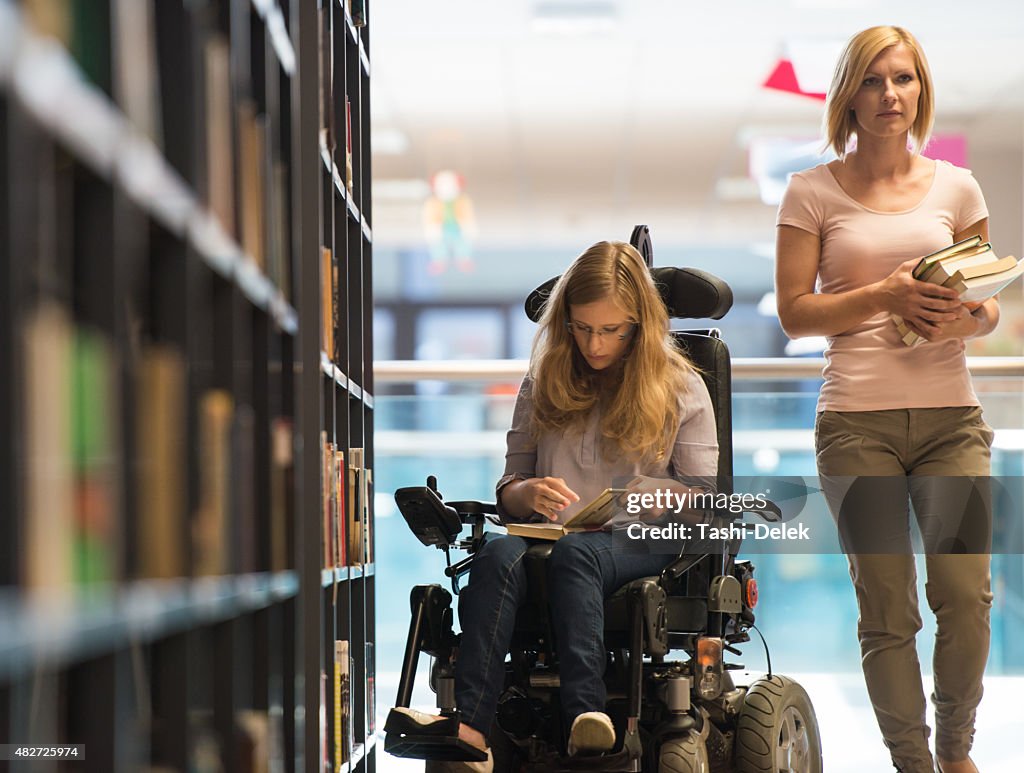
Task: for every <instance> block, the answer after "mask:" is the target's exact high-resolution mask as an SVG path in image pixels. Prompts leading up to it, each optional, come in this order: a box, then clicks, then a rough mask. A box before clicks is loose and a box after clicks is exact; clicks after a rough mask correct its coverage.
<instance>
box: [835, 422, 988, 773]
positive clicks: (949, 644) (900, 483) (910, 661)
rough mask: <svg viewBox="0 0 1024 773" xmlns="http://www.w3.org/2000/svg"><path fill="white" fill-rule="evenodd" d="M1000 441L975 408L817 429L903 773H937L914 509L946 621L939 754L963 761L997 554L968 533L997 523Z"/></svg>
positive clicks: (938, 609) (939, 651)
mask: <svg viewBox="0 0 1024 773" xmlns="http://www.w3.org/2000/svg"><path fill="white" fill-rule="evenodd" d="M992 434H993V433H992V430H991V428H989V427H988V425H987V424H985V422H984V420H983V419H982V416H981V409H980V408H977V407H956V408H911V409H899V410H885V411H852V412H834V411H824V412H822V413H820V414H818V418H817V421H816V422H815V451H816V456H817V464H818V473H819V475H820V476H821V481H822V488H823V489H824V491H825V495H826V498H827V500H828V503H829V508H830V510H831V511H832V515H833V517H834V518H835V519H836V521H837V523H838V524H839V529H840V535H841V538H842V541H843V545H844V549H845V550H846V551H847V559H848V561H849V565H850V577H851V579H852V580H853V585H854V589H855V591H856V595H857V604H858V606H859V609H860V617H859V619H858V622H857V633H858V637H859V639H860V647H861V665H862V668H863V670H864V679H865V682H866V683H867V688H868V694H869V696H870V698H871V703H872V707H873V708H874V711H875V717H876V718H877V720H878V726H879V729H880V730H881V732H882V738H883V740H884V741H885V744H886V746H887V747H888V748H889V750H890V754H891V755H892V759H893V764H894V765H895V766H896V767H897V768H898V769H899V770H901V771H904V773H932V771H933V770H934V767H933V762H932V757H931V752H930V751H929V748H928V737H929V732H930V731H929V728H928V724H927V719H926V716H925V714H926V703H925V697H924V688H923V686H922V682H921V668H920V663H919V662H918V657H917V650H916V647H915V637H916V635H917V632H918V631H920V630H921V615H920V611H919V608H918V598H917V584H916V583H917V572H916V565H915V561H914V554H913V550H912V548H911V536H910V534H911V532H910V520H909V509H908V502H909V501H913V503H914V512H915V516H916V518H917V522H918V525H919V527H920V531H921V533H922V536H923V537H924V542H925V544H926V546H927V548H928V549H926V554H925V567H926V571H927V583H926V586H925V587H926V595H927V600H928V606H929V607H930V608H931V610H932V612H933V613H934V614H935V619H936V624H937V631H936V638H935V656H934V661H933V672H934V680H935V690H934V693H933V695H932V701H933V703H934V705H935V723H936V738H935V749H936V754H937V755H938V756H939V757H941V758H943V759H946V760H961V759H963V758H965V757H966V756H967V753H968V752H969V751H970V748H971V744H972V741H973V736H974V719H975V714H976V711H977V707H978V703H979V702H980V701H981V695H982V675H983V673H984V670H985V663H986V661H987V659H988V650H989V610H990V609H991V606H992V592H991V587H990V586H991V578H990V574H989V559H990V557H989V555H988V554H987V553H986V552H984V550H983V549H977V547H976V546H978V545H983V546H984V545H987V541H986V539H985V535H984V534H982V536H981V538H980V539H979V537H978V534H977V533H976V531H975V530H972V529H966V530H965V529H964V528H963V527H962V524H969V525H970V524H975V523H977V522H978V521H981V522H983V523H985V522H987V521H986V519H987V518H988V516H990V512H987V511H986V510H987V508H988V505H989V499H988V496H987V476H988V475H989V474H990V469H991V465H990V459H991V453H990V449H991V444H992ZM976 478H977V479H976ZM865 524H867V525H866V526H865ZM986 528H987V527H985V528H982V529H981V531H982V532H986ZM936 546H940V548H941V549H943V551H942V552H935V551H934V548H935V547H936ZM972 546H974V547H972ZM865 548H867V550H865Z"/></svg>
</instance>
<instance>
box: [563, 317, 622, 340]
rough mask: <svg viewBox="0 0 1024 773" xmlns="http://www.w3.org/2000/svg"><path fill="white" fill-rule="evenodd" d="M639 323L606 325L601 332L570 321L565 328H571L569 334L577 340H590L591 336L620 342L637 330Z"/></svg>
mask: <svg viewBox="0 0 1024 773" xmlns="http://www.w3.org/2000/svg"><path fill="white" fill-rule="evenodd" d="M638 324H639V323H637V322H620V323H619V324H618V325H605V326H604V327H603V328H601V329H600V330H594V329H593V328H592V327H590V326H589V325H583V324H580V323H579V322H573V321H572V320H569V321H568V322H566V323H565V326H566V327H567V328H569V332H570V333H572V334H573V335H574V336H576V337H577V338H586V339H588V340H589V339H590V337H591V336H597V337H598V338H601V339H603V338H607V337H611V338H614V339H615V340H618V341H625V340H626V339H627V338H629V337H630V336H631V335H633V332H634V331H635V330H636V328H637V325H638Z"/></svg>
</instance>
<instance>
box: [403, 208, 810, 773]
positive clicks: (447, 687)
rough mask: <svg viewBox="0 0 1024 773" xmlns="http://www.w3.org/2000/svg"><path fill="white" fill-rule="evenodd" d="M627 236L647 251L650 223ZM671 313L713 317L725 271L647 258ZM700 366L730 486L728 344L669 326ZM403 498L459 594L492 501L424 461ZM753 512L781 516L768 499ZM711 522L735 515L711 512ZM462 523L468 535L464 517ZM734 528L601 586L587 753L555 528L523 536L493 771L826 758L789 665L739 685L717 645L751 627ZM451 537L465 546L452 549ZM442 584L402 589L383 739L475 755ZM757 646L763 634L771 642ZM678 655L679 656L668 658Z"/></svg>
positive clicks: (769, 765) (668, 772)
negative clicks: (570, 674) (558, 578)
mask: <svg viewBox="0 0 1024 773" xmlns="http://www.w3.org/2000/svg"><path fill="white" fill-rule="evenodd" d="M631 243H632V244H633V246H634V247H636V248H637V249H638V251H639V252H640V254H641V255H642V256H643V257H644V259H645V261H646V263H647V265H648V267H649V268H650V267H651V266H652V259H651V254H652V249H651V242H650V236H649V231H648V229H647V227H646V226H637V227H636V229H634V232H633V236H632V238H631ZM650 270H651V271H652V275H653V277H654V279H655V282H656V284H657V285H658V287H659V290H660V291H661V294H662V298H663V300H664V301H665V304H666V306H667V307H668V310H669V315H670V316H671V317H675V318H688V319H721V318H722V317H723V316H724V315H725V314H726V312H728V310H729V309H730V307H731V306H732V292H731V290H730V288H729V286H728V285H727V284H726V283H725V282H723V281H722V280H720V279H718V278H717V277H714V276H712V275H710V274H708V273H706V272H703V271H699V270H696V269H676V268H660V267H659V268H650ZM556 279H557V278H555V279H551V280H549V281H548V282H546V283H545V284H544V285H541V287H539V288H537V289H536V290H535V291H534V292H533V293H532V294H531V295H530V297H529V298H528V299H527V301H526V313H527V315H528V316H529V317H530V319H531V320H533V321H537V319H538V318H539V316H540V312H541V310H542V308H543V304H544V301H545V299H546V297H547V294H548V292H549V291H550V289H551V287H552V286H553V285H554V282H555V281H556ZM673 335H674V336H675V338H676V340H677V341H678V343H679V345H680V346H681V347H682V348H683V350H684V351H685V352H686V354H687V356H688V357H689V358H690V360H691V361H692V362H693V363H694V364H695V365H696V366H697V367H698V369H700V371H701V373H702V376H703V378H704V380H705V383H706V384H707V387H708V391H709V392H710V395H711V400H712V404H713V406H714V410H715V415H716V424H717V432H718V443H719V481H718V488H719V491H720V492H722V491H724V492H731V486H732V479H731V475H732V437H731V433H732V420H731V367H730V361H729V353H728V349H727V347H726V345H725V343H724V342H723V341H722V340H721V339H720V337H719V334H718V331H717V330H714V329H705V330H696V331H685V332H684V331H674V332H673ZM395 499H396V502H397V504H398V507H399V510H400V511H401V513H402V515H403V516H404V518H405V519H406V521H407V523H408V525H409V527H410V528H411V529H412V531H413V533H414V534H415V535H416V536H417V538H418V539H419V540H420V541H421V542H422V543H423V544H424V545H433V546H436V547H437V548H439V549H441V550H443V551H444V553H445V557H446V562H447V568H446V569H445V574H446V575H447V576H448V577H449V578H451V583H452V589H453V591H454V592H455V593H458V583H459V578H460V577H461V576H462V575H464V574H465V573H467V572H468V571H469V568H470V565H471V563H472V561H473V555H474V553H475V551H476V550H477V549H479V548H480V547H481V546H482V544H483V540H484V531H485V524H487V523H495V524H499V521H498V519H497V509H496V506H495V505H494V504H490V503H481V502H468V501H445V500H444V499H443V498H442V496H441V495H440V493H439V492H438V490H437V482H436V479H435V478H434V477H433V476H431V478H429V479H428V481H427V486H425V487H412V488H403V489H399V490H398V491H397V492H396V494H395ZM747 512H756V515H757V516H760V517H762V518H764V519H766V520H771V521H777V520H780V519H781V513H780V511H779V509H778V507H777V506H775V505H774V504H772V503H771V502H768V506H767V508H763V509H761V510H760V511H747ZM713 515H714V518H715V521H714V522H715V523H716V524H727V523H729V522H731V521H734V520H736V519H737V515H736V514H734V513H728V512H716V513H714V514H713ZM466 526H469V527H470V533H469V535H468V536H465V537H463V535H462V531H463V529H464V528H465V527H466ZM739 543H740V540H739V539H735V540H732V541H730V542H726V543H724V544H719V546H718V547H717V548H716V549H711V548H709V547H708V546H707V545H698V546H696V547H697V549H696V550H694V546H693V545H688V546H687V547H686V548H684V549H683V550H682V551H681V553H680V555H679V556H678V557H677V558H675V559H674V560H672V561H671V563H669V565H668V566H667V567H666V568H665V569H664V570H663V571H662V573H661V575H660V576H657V577H647V578H642V579H638V580H634V581H633V582H630V583H628V584H627V585H626V586H624V587H623V588H621V589H619V590H618V591H617V592H616V593H615V594H613V595H612V596H611V597H610V598H608V599H607V600H606V601H605V631H604V638H605V647H606V650H607V653H608V658H607V670H606V672H605V682H606V684H607V687H608V705H607V707H606V712H607V713H608V715H609V716H610V717H611V718H612V720H613V722H614V724H615V726H616V733H617V738H618V741H617V745H616V747H615V749H613V750H612V751H611V752H609V753H607V754H604V755H600V756H590V757H568V756H565V755H564V754H563V750H564V748H565V746H564V742H565V739H566V736H567V733H568V728H566V727H564V726H563V722H562V720H561V716H560V711H559V710H558V684H559V681H558V651H557V642H555V641H554V638H553V636H552V633H551V626H550V621H549V616H548V608H547V604H546V592H545V581H546V577H545V574H546V573H545V563H544V562H545V559H546V557H547V555H548V554H549V553H550V552H551V547H552V545H553V543H551V542H547V541H538V542H537V543H536V544H531V546H530V548H529V550H528V552H527V554H526V556H525V559H524V560H525V562H526V572H527V576H528V578H529V599H528V601H527V603H526V604H525V605H524V606H523V607H522V608H521V609H520V610H519V613H518V615H517V620H516V629H515V633H514V635H513V640H512V645H511V651H510V656H509V659H508V662H507V663H506V664H505V670H506V675H505V690H504V693H503V695H502V697H501V699H500V701H499V704H498V711H497V716H496V718H495V723H494V726H493V729H492V732H491V734H490V737H489V741H490V744H491V749H492V753H493V758H494V769H495V771H520V770H527V771H566V770H594V771H646V772H648V773H727V772H730V771H736V772H737V773H754V772H755V771H757V772H758V773H784V772H792V773H820V771H821V770H822V762H821V741H820V737H819V734H818V727H817V721H816V719H815V715H814V709H813V707H812V705H811V702H810V699H809V698H808V696H807V694H806V692H805V691H804V690H803V688H802V687H800V685H799V684H797V683H796V682H794V681H793V680H791V679H789V678H787V677H784V676H780V675H775V674H771V668H770V659H769V661H768V663H769V673H768V675H767V676H765V677H764V678H760V679H757V680H755V681H754V682H753V683H752V684H750V685H748V686H737V685H735V684H734V683H733V680H732V678H731V672H732V671H735V670H741V669H743V666H741V665H738V664H733V663H726V662H725V659H724V656H725V654H726V653H730V654H733V655H738V654H740V651H739V650H738V649H737V645H740V644H743V643H745V642H748V641H750V637H749V635H748V632H749V630H750V628H751V627H752V626H753V625H754V611H753V610H754V606H755V605H756V603H757V583H756V581H755V579H754V567H753V565H752V564H751V563H750V562H749V561H738V560H736V554H737V552H738V549H739ZM452 548H456V549H464V550H466V551H468V555H467V557H465V558H463V559H462V560H460V561H458V562H457V563H455V564H452V562H451V558H450V550H451V549H452ZM451 602H452V594H451V593H449V592H448V591H447V590H446V589H444V588H442V587H441V585H436V584H435V585H421V586H417V587H415V588H414V589H413V590H412V593H411V598H410V603H411V608H412V620H411V622H410V626H409V634H408V639H407V643H406V649H405V656H404V662H403V666H402V672H401V677H400V682H399V688H398V696H397V700H396V702H395V708H394V709H392V711H391V713H390V714H389V716H388V720H387V723H386V724H385V732H386V739H385V746H384V748H385V750H386V751H387V752H389V753H390V754H393V755H395V756H399V757H411V758H416V759H425V760H467V761H480V760H483V759H484V757H483V755H482V753H481V752H480V751H479V750H478V749H476V748H475V747H473V746H471V745H469V744H466V743H464V742H462V741H461V740H460V739H459V738H458V737H457V730H458V723H459V715H458V711H457V709H456V707H455V699H454V671H455V669H454V661H455V658H456V657H457V653H458V646H459V638H460V635H459V634H455V633H454V631H453V627H452V623H453V610H452V606H451ZM765 646H766V649H767V645H765ZM421 652H425V653H428V654H429V655H430V656H432V658H433V665H432V667H431V673H430V685H431V688H432V689H433V690H434V692H435V693H436V695H437V706H438V709H439V713H440V714H441V715H442V716H443V717H445V719H443V720H440V721H437V722H433V723H430V724H429V726H424V725H423V724H422V723H421V722H417V721H415V720H414V719H413V717H412V715H411V714H409V713H408V712H406V711H403V709H407V708H408V707H409V703H410V700H411V697H412V685H413V682H414V680H415V676H416V670H417V661H418V659H419V655H420V653H421ZM673 655H679V656H680V659H678V660H676V659H672V656H673Z"/></svg>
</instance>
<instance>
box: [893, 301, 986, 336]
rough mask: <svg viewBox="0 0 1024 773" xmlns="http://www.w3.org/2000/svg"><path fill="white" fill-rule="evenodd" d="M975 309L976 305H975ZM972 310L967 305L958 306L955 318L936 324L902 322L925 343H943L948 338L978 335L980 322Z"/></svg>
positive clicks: (908, 320) (913, 321) (911, 321)
mask: <svg viewBox="0 0 1024 773" xmlns="http://www.w3.org/2000/svg"><path fill="white" fill-rule="evenodd" d="M975 308H977V305H975ZM971 312H972V309H971V308H970V306H969V305H968V304H960V307H959V308H958V309H957V310H956V312H955V314H956V316H955V317H954V318H953V319H951V320H949V321H948V322H939V323H937V324H919V322H917V321H915V320H910V319H907V320H904V321H905V322H906V323H907V327H909V328H910V329H911V330H913V331H914V332H915V333H917V334H918V335H919V336H921V337H922V338H924V339H925V340H926V341H945V340H947V339H950V338H960V339H963V338H971V337H973V336H975V335H977V334H978V330H979V328H980V327H981V321H980V320H979V319H978V318H977V317H976V316H974V314H972V313H971Z"/></svg>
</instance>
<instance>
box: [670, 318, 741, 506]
mask: <svg viewBox="0 0 1024 773" xmlns="http://www.w3.org/2000/svg"><path fill="white" fill-rule="evenodd" d="M672 337H673V338H675V340H676V342H677V343H678V344H679V346H680V348H681V349H682V350H683V351H684V352H685V353H686V356H687V357H688V358H689V359H690V362H692V363H693V364H694V365H696V366H697V369H698V370H699V371H700V373H701V376H702V377H703V379H704V384H705V385H706V386H707V388H708V393H709V394H710V395H711V405H712V407H713V408H714V410H715V428H716V429H717V431H718V491H719V492H720V493H725V494H731V493H732V364H731V361H730V359H729V347H728V346H726V345H725V342H724V341H722V339H721V338H719V337H718V331H717V330H673V331H672Z"/></svg>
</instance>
